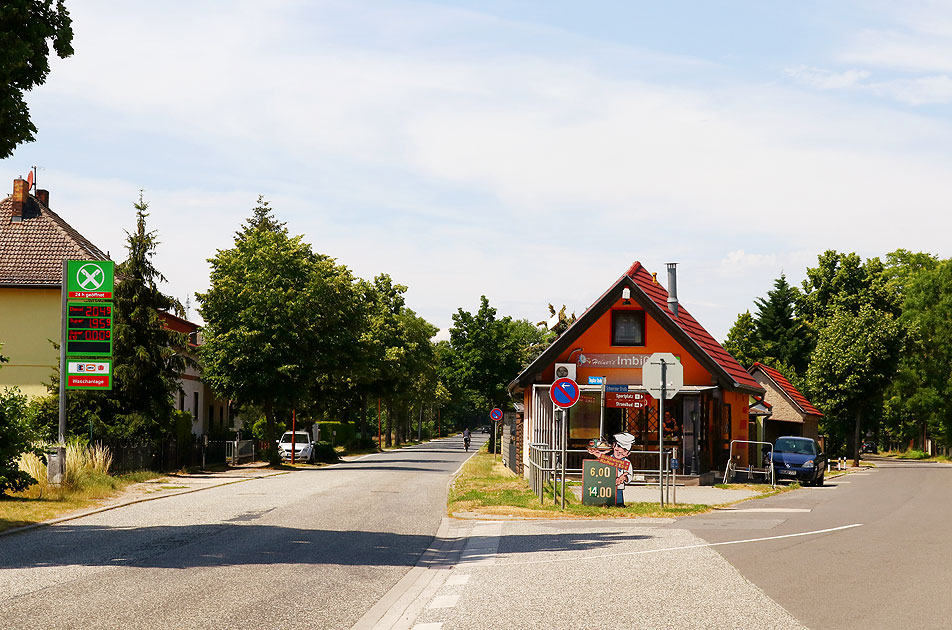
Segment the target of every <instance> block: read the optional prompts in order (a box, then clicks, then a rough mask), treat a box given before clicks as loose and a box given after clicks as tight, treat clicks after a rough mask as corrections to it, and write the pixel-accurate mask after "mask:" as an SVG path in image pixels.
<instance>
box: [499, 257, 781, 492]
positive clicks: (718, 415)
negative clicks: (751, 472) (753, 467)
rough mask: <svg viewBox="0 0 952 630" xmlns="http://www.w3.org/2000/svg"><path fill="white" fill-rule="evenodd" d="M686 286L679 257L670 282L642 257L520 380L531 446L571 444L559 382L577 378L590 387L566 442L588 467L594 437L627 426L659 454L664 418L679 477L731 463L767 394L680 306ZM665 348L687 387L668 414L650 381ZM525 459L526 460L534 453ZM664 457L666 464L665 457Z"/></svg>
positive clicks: (574, 464)
mask: <svg viewBox="0 0 952 630" xmlns="http://www.w3.org/2000/svg"><path fill="white" fill-rule="evenodd" d="M676 287H677V276H676V270H675V265H674V263H671V264H669V266H668V288H667V289H666V288H665V287H663V286H661V284H660V283H659V282H658V279H657V274H654V273H650V272H649V271H648V270H647V269H645V268H644V267H643V266H642V265H641V263H639V262H635V263H634V264H633V265H632V266H631V267H630V268H629V269H628V270H627V271H626V272H625V273H624V274H623V275H622V276H621V277H620V278H619V279H618V280H617V281H616V282H614V283H613V284H612V285H611V286H610V287H609V288H608V289H607V290H606V291H605V292H604V293H603V294H602V295H601V297H599V298H598V300H596V301H595V303H594V304H592V305H591V306H590V307H589V308H588V309H587V310H586V311H585V312H584V313H583V314H582V315H581V316H580V317H579V318H578V319H577V320H576V321H575V322H574V323H573V324H572V325H571V326H570V327H569V328H568V329H567V330H566V331H565V332H564V333H563V334H562V335H561V336H560V337H559V338H558V339H556V340H555V341H554V342H553V343H552V345H550V346H549V347H548V348H547V349H546V350H545V351H544V352H543V353H542V354H541V355H540V356H539V357H538V358H537V359H536V360H535V361H533V362H532V364H531V365H529V366H528V367H527V368H526V369H525V370H523V371H522V372H521V373H520V374H519V375H518V376H517V377H516V378H515V379H514V380H513V381H512V383H510V385H509V392H510V395H511V396H512V397H513V399H514V400H516V401H517V402H518V403H520V404H517V405H516V407H517V409H519V408H522V419H521V423H520V429H521V431H520V432H521V447H522V448H521V452H522V453H528V452H529V445H530V444H531V443H536V444H548V445H549V446H551V447H553V448H562V444H561V432H560V431H556V429H555V422H556V421H555V409H554V407H553V404H552V402H551V400H550V398H549V389H550V387H551V385H552V383H553V382H554V381H555V379H556V378H559V377H564V376H567V377H571V378H573V379H574V380H575V381H576V382H578V384H579V389H580V398H579V402H578V403H576V404H575V405H574V406H573V407H572V408H571V410H570V413H569V414H568V418H569V420H568V431H567V436H568V443H567V445H566V448H567V449H569V451H576V453H578V455H577V456H575V457H574V458H573V457H569V459H568V462H569V463H568V466H569V468H570V469H572V468H579V469H580V468H581V460H582V459H583V458H586V457H587V456H585V455H584V454H582V453H581V451H584V449H585V448H586V446H587V445H588V444H589V442H590V441H591V440H595V439H598V438H601V437H604V438H608V439H609V440H610V439H611V436H612V435H614V434H616V433H620V432H628V433H630V434H632V435H633V436H634V437H635V443H634V445H633V446H632V451H633V452H635V451H655V452H657V450H658V443H659V428H658V425H659V422H662V425H663V427H664V428H663V443H664V449H665V451H671V452H673V453H675V454H676V455H677V460H678V473H679V474H682V475H687V476H688V477H693V478H694V480H695V481H712V480H713V475H712V474H711V473H712V472H714V471H722V470H724V467H725V465H726V464H727V461H728V460H729V458H730V443H731V440H746V439H748V421H749V416H748V412H749V409H748V405H749V400H750V396H751V395H763V394H764V388H763V387H762V386H761V385H760V384H759V383H758V382H757V381H756V380H754V378H753V377H752V376H751V375H750V374H749V373H748V372H747V370H745V369H744V368H743V367H742V366H741V365H740V364H739V363H738V362H737V361H736V360H735V359H734V357H732V356H731V355H730V354H729V353H728V352H727V351H726V350H724V348H723V347H722V346H721V345H720V344H719V343H718V342H717V341H715V340H714V338H713V337H712V336H711V335H710V334H709V333H708V332H707V331H706V330H705V329H704V327H703V326H701V324H700V323H699V322H698V321H697V320H696V319H694V317H693V316H692V315H691V314H690V313H689V312H688V311H687V309H685V308H684V307H683V306H682V305H681V304H680V303H679V301H678V297H677V289H676ZM656 352H669V353H672V354H674V355H675V357H676V358H677V359H678V361H679V362H680V363H681V367H682V370H683V374H684V386H683V387H682V388H681V390H680V392H679V393H678V394H677V395H676V396H675V397H674V398H673V399H671V400H668V401H665V407H664V408H665V416H666V417H665V418H664V419H661V418H659V411H660V406H659V404H658V401H657V400H655V399H654V398H652V397H651V396H650V395H649V394H648V393H647V390H646V389H645V388H644V386H643V382H642V371H643V367H644V365H645V363H646V362H647V359H648V357H649V356H650V355H652V354H653V353H656ZM612 390H614V391H612ZM621 394H624V395H621ZM738 454H739V456H740V459H738V462H737V463H738V464H743V465H746V463H747V449H746V448H739V449H735V455H738ZM633 457H634V456H633ZM517 459H518V460H519V462H520V465H522V464H521V462H522V460H524V457H522V458H517ZM646 461H647V460H646ZM654 462H655V463H654V464H653V467H654V469H657V455H654ZM635 467H636V468H638V465H637V464H636V466H635ZM522 468H523V471H522V472H523V473H524V474H527V473H528V469H527V468H526V466H525V465H522ZM645 468H646V469H650V466H647V465H646V466H645ZM688 482H689V483H690V479H688Z"/></svg>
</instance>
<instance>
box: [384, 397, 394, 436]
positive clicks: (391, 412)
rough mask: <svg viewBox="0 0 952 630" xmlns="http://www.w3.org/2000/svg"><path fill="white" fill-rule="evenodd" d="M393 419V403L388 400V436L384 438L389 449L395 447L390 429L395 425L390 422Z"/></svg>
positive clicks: (386, 428) (386, 427)
mask: <svg viewBox="0 0 952 630" xmlns="http://www.w3.org/2000/svg"><path fill="white" fill-rule="evenodd" d="M391 418H393V403H392V402H390V399H389V398H388V399H387V424H386V426H385V427H384V428H385V430H386V435H385V437H384V443H385V444H386V445H387V447H388V448H389V447H390V446H392V445H393V441H392V440H391V437H390V428H391V426H392V424H393V423H392V422H391V421H390V419H391Z"/></svg>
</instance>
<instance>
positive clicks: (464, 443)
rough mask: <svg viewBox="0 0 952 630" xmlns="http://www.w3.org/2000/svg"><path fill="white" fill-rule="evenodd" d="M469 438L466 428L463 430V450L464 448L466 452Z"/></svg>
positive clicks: (467, 428)
mask: <svg viewBox="0 0 952 630" xmlns="http://www.w3.org/2000/svg"><path fill="white" fill-rule="evenodd" d="M469 437H470V435H469V427H466V428H465V429H463V448H465V449H466V450H467V451H468V450H469Z"/></svg>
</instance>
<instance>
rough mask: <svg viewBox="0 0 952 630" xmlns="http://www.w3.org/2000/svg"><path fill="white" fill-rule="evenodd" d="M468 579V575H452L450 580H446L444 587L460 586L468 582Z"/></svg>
mask: <svg viewBox="0 0 952 630" xmlns="http://www.w3.org/2000/svg"><path fill="white" fill-rule="evenodd" d="M469 577H470V576H468V575H454V576H453V577H451V578H450V579H448V580H446V585H447V586H462V585H463V584H466V583H467V582H469Z"/></svg>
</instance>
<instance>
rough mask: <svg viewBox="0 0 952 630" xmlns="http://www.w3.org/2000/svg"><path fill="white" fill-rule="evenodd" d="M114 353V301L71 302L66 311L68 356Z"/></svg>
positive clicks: (103, 355) (93, 355)
mask: <svg viewBox="0 0 952 630" xmlns="http://www.w3.org/2000/svg"><path fill="white" fill-rule="evenodd" d="M111 354H112V302H70V303H69V304H68V305H67V313H66V356H84V357H105V356H109V355H111Z"/></svg>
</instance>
